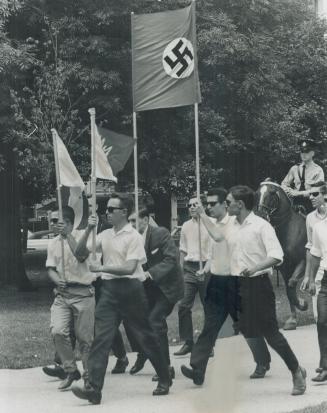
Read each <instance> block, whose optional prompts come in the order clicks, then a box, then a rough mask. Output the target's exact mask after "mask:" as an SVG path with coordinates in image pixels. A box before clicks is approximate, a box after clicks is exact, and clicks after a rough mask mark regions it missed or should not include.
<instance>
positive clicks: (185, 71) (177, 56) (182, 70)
mask: <svg viewBox="0 0 327 413" xmlns="http://www.w3.org/2000/svg"><path fill="white" fill-rule="evenodd" d="M162 64H163V67H164V69H165V72H166V73H167V75H169V76H171V77H173V78H175V79H183V78H185V77H189V76H190V75H191V74H192V73H193V70H194V50H193V46H192V43H191V42H190V41H189V40H187V39H185V37H178V38H176V39H174V40H173V41H171V42H170V43H169V44H168V45H167V46H166V48H165V50H164V52H163V54H162Z"/></svg>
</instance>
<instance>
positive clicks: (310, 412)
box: [290, 403, 327, 413]
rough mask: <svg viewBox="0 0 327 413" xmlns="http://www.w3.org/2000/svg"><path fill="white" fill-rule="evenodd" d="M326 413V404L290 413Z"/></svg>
mask: <svg viewBox="0 0 327 413" xmlns="http://www.w3.org/2000/svg"><path fill="white" fill-rule="evenodd" d="M326 412H327V403H321V404H319V405H318V406H313V407H306V408H305V409H301V410H293V411H292V412H290V413H326Z"/></svg>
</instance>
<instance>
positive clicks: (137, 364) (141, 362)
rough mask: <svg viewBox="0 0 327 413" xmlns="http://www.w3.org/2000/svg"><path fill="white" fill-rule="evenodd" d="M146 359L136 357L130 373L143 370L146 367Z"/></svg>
mask: <svg viewBox="0 0 327 413" xmlns="http://www.w3.org/2000/svg"><path fill="white" fill-rule="evenodd" d="M144 364H145V361H144V360H141V359H140V358H139V357H138V358H137V359H136V362H135V364H134V366H133V367H132V368H131V369H130V371H129V374H136V373H138V372H139V371H141V370H142V369H143V367H144Z"/></svg>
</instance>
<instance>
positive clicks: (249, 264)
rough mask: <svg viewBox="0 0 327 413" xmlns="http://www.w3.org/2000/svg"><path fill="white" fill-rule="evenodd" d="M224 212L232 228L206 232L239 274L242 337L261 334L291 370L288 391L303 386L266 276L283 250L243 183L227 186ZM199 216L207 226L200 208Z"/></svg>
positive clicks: (301, 372)
mask: <svg viewBox="0 0 327 413" xmlns="http://www.w3.org/2000/svg"><path fill="white" fill-rule="evenodd" d="M226 204H227V212H228V214H229V215H231V216H235V217H236V219H235V220H234V225H235V229H236V230H235V231H230V232H228V233H227V234H226V235H225V234H224V233H223V232H222V231H221V229H220V228H218V227H215V228H212V229H211V231H210V235H211V236H212V238H213V239H214V240H215V241H217V242H222V241H223V240H226V241H227V243H228V246H229V249H230V257H231V260H230V266H231V275H233V276H238V277H240V292H241V312H240V330H241V332H242V333H243V335H244V337H245V338H254V337H264V339H265V340H266V341H267V342H268V344H269V345H270V346H271V347H272V348H273V349H274V350H275V351H276V352H277V353H278V354H279V355H280V357H281V358H282V359H283V361H284V362H285V364H286V365H287V367H288V369H289V370H290V371H291V373H292V378H293V390H292V395H294V396H296V395H301V394H303V393H304V392H305V390H306V381H305V378H306V371H305V370H304V369H303V368H302V367H301V366H300V365H299V362H298V360H297V358H296V356H295V355H294V353H293V351H292V349H291V348H290V346H289V344H288V342H287V340H286V339H285V337H284V336H283V335H282V334H281V332H280V331H279V328H278V322H277V316H276V301H275V294H274V291H273V288H272V285H271V282H270V279H269V276H268V275H269V274H272V267H273V266H275V265H278V264H280V263H281V262H282V261H283V250H282V247H281V245H280V243H279V241H278V239H277V236H276V234H275V231H274V229H273V227H272V226H271V225H270V224H269V223H268V222H267V221H265V220H264V219H262V218H260V217H258V216H256V215H254V213H253V208H254V206H255V194H254V192H253V191H252V189H251V188H249V187H247V186H242V185H239V186H236V187H233V188H231V189H230V191H229V194H228V196H227V198H226ZM199 212H200V214H201V219H202V220H203V221H204V222H205V221H206V222H207V224H208V226H207V228H208V227H209V226H210V221H209V219H208V217H207V216H206V215H205V213H204V211H203V210H201V208H199Z"/></svg>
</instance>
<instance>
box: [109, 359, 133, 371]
mask: <svg viewBox="0 0 327 413" xmlns="http://www.w3.org/2000/svg"><path fill="white" fill-rule="evenodd" d="M128 363H129V361H128V358H127V357H125V358H123V359H117V361H116V365H115V367H114V368H113V369H112V370H111V374H122V373H125V371H126V367H127V366H128Z"/></svg>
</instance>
